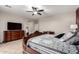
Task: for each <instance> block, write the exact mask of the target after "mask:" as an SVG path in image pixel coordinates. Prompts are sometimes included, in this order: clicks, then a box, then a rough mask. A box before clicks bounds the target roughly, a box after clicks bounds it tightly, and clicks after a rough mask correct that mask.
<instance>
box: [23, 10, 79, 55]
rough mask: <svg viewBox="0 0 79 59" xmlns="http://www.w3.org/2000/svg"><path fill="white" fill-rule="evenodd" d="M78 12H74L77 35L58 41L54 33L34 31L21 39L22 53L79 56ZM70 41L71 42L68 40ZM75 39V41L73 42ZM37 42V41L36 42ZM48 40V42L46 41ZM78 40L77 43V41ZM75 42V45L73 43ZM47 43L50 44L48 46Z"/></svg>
mask: <svg viewBox="0 0 79 59" xmlns="http://www.w3.org/2000/svg"><path fill="white" fill-rule="evenodd" d="M78 12H79V10H77V11H76V24H77V25H78V29H77V33H76V34H75V36H74V35H73V36H71V37H72V38H71V37H70V38H68V40H64V41H63V40H62V39H61V41H59V40H58V38H55V36H53V34H54V32H50V31H49V32H48V31H47V32H44V33H42V32H39V31H36V32H34V33H32V34H30V35H28V36H27V37H24V39H23V53H29V54H79V44H75V43H76V42H77V43H79V14H78ZM70 39H72V41H71V40H70ZM74 39H76V40H74ZM36 40H37V41H36ZM48 40H49V41H48ZM77 40H78V41H77ZM74 41H75V43H73V42H74ZM47 42H49V43H50V44H48V43H47Z"/></svg>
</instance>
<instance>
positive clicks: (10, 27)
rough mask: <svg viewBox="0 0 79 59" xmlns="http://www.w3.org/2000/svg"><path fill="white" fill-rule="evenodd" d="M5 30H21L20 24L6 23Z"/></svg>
mask: <svg viewBox="0 0 79 59" xmlns="http://www.w3.org/2000/svg"><path fill="white" fill-rule="evenodd" d="M7 29H8V30H21V29H22V24H21V23H13V22H8V23H7Z"/></svg>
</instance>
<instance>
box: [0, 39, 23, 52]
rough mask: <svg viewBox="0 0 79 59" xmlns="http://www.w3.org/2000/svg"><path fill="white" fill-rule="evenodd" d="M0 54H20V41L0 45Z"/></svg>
mask: <svg viewBox="0 0 79 59" xmlns="http://www.w3.org/2000/svg"><path fill="white" fill-rule="evenodd" d="M0 54H22V39H21V40H16V41H11V42H8V43H3V44H0Z"/></svg>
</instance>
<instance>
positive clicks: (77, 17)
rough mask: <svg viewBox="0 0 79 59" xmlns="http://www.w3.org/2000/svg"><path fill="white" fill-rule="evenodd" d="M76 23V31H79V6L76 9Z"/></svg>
mask: <svg viewBox="0 0 79 59" xmlns="http://www.w3.org/2000/svg"><path fill="white" fill-rule="evenodd" d="M76 24H77V25H78V29H77V30H78V31H79V8H77V10H76Z"/></svg>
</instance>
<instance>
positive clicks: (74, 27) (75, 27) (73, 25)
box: [70, 24, 78, 30]
mask: <svg viewBox="0 0 79 59" xmlns="http://www.w3.org/2000/svg"><path fill="white" fill-rule="evenodd" d="M70 28H71V29H73V30H75V29H77V28H78V26H77V24H72V25H70Z"/></svg>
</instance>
